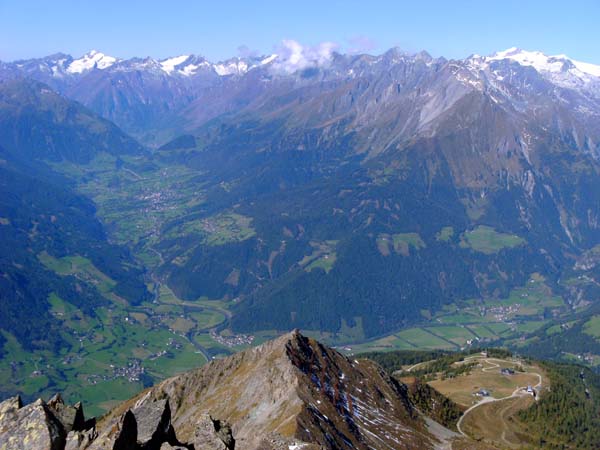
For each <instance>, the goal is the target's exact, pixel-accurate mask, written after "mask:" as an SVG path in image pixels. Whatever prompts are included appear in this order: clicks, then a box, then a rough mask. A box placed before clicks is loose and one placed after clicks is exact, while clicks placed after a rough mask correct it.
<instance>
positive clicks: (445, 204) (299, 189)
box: [0, 42, 600, 400]
mask: <svg viewBox="0 0 600 450" xmlns="http://www.w3.org/2000/svg"><path fill="white" fill-rule="evenodd" d="M599 117H600V67H599V66H594V65H592V64H588V63H583V62H579V61H575V60H572V59H570V58H568V57H566V56H564V55H558V56H547V55H544V54H542V53H540V52H530V51H524V50H519V49H516V48H513V49H509V50H506V51H502V52H498V53H495V54H494V55H491V56H478V55H473V56H470V57H468V58H465V59H463V60H447V59H445V58H433V57H431V56H430V55H428V54H427V53H425V52H421V53H418V54H408V53H405V52H402V51H401V50H399V49H391V50H389V51H387V52H386V53H384V54H382V55H379V56H372V55H366V54H340V53H336V52H334V51H333V50H332V48H331V47H329V46H322V47H319V48H317V49H307V48H304V47H302V46H299V45H296V44H295V43H293V42H288V43H287V44H286V45H285V46H284V48H282V50H281V51H280V52H278V53H277V54H275V55H267V56H256V57H244V58H241V57H240V58H232V59H230V60H226V61H223V62H219V63H211V62H209V61H207V60H206V59H204V58H202V57H199V56H194V55H184V56H179V57H174V58H167V59H163V60H156V59H153V58H145V59H141V58H132V59H128V60H122V59H119V58H115V57H110V56H107V55H104V54H102V53H99V52H96V51H93V52H90V53H88V54H86V55H84V56H83V57H81V58H78V59H75V58H73V57H71V56H68V55H64V54H59V55H52V56H48V57H46V58H40V59H33V60H24V61H15V62H4V63H0V147H1V148H2V153H1V155H2V156H1V158H2V160H1V161H2V165H1V166H0V169H2V170H3V176H2V200H0V201H1V202H2V203H1V208H0V226H1V227H2V229H3V236H7V238H3V240H2V246H3V247H2V254H1V255H0V256H1V261H0V262H1V263H2V274H3V277H0V288H1V289H2V291H1V292H2V293H3V294H2V300H3V301H2V308H3V315H4V316H5V317H6V318H7V320H3V321H2V322H1V323H0V328H2V331H3V333H2V334H1V335H0V339H2V342H3V344H4V349H3V352H4V355H5V356H4V360H5V361H4V365H3V366H2V370H0V373H2V374H3V376H4V378H3V379H2V380H1V381H2V384H3V385H4V386H5V387H4V388H3V389H2V393H3V395H6V394H8V392H9V391H11V392H12V391H14V390H15V389H23V390H22V392H23V393H25V394H27V395H29V396H34V395H36V394H38V393H44V392H47V391H48V390H49V389H51V387H52V386H53V385H54V384H57V383H58V384H60V383H65V384H68V382H69V381H70V380H71V379H72V378H73V377H75V378H77V379H78V380H80V381H78V382H84V381H81V380H84V379H85V380H90V379H91V380H98V379H102V380H103V382H109V381H110V382H114V381H115V379H116V378H118V376H117V375H115V374H116V373H121V372H119V371H118V370H117V368H114V367H109V366H108V365H107V364H106V361H107V358H108V356H107V353H106V352H108V353H110V355H111V356H110V357H114V358H122V359H123V367H124V368H126V369H123V371H124V372H126V373H129V372H130V371H131V370H133V369H131V368H132V367H133V368H135V370H138V368H140V367H142V368H143V364H142V366H140V361H144V358H155V357H156V360H157V361H159V362H160V361H162V360H161V359H160V358H161V357H162V356H164V353H161V352H167V353H168V354H169V355H172V356H174V357H176V358H181V359H180V360H178V361H181V364H185V367H184V368H190V366H193V365H192V364H191V363H190V361H189V360H185V355H190V354H192V353H194V352H195V351H196V352H199V354H201V355H203V358H204V359H205V360H208V359H212V357H213V356H218V355H223V354H228V353H231V352H233V351H234V350H238V349H240V348H243V347H244V346H245V345H247V344H248V342H251V341H252V339H257V340H263V339H265V338H267V337H273V336H275V335H278V334H280V333H281V332H283V331H286V330H289V329H292V328H295V327H301V328H302V329H306V330H309V331H310V332H314V333H316V334H318V335H319V336H321V337H322V338H324V339H327V340H328V341H329V342H333V343H338V344H343V345H372V346H373V347H376V348H380V347H385V348H407V347H410V348H416V347H422V346H425V347H428V348H430V347H436V348H437V347H444V348H453V349H459V348H461V347H465V346H468V345H472V344H473V343H474V342H487V343H490V344H491V343H496V344H500V343H502V344H504V345H509V346H511V347H514V348H518V349H519V350H520V351H523V352H531V354H537V355H540V354H544V356H548V354H549V353H552V354H553V355H555V356H556V357H559V358H567V359H568V358H577V359H581V360H583V359H586V360H587V361H588V362H590V363H591V364H595V365H598V361H599V360H600V359H599V358H600V342H599V339H600V329H599V328H598V326H597V324H598V319H599V318H600V311H599V309H598V308H600V306H599V304H598V296H599V295H600V284H599V283H600V272H599V271H600V264H598V263H599V262H600V250H599V249H600V242H599V239H600V231H599V229H600V178H599V175H600V163H599V158H600V121H599V120H598V118H599ZM56 199H58V200H56ZM4 231H6V233H4ZM77 293H80V295H78V294H77ZM81 297H85V298H89V299H92V300H89V301H85V302H83V301H82V298H81ZM86 305H87V306H88V308H86V307H85V306H86ZM25 316H31V317H34V319H33V320H32V321H30V323H29V324H28V325H29V326H27V327H21V326H20V324H21V323H23V317H25ZM115 324H119V327H116V326H115ZM136 327H139V329H138V328H136ZM142 329H146V330H148V329H151V330H152V333H150V332H149V331H144V332H142V331H141V330H142ZM132 330H137V331H132ZM146 332H147V333H149V334H148V335H147V336H151V338H150V339H147V338H146V336H145V335H144V333H146ZM168 333H172V335H171V334H169V336H172V337H170V339H171V341H168V340H167V338H166V337H165V336H166V335H167V334H168ZM32 335H35V336H36V338H35V340H32V339H31V338H30V336H32ZM50 337H51V345H46V344H44V339H49V338H50ZM155 337H156V339H157V340H156V342H155V341H153V339H154V338H155ZM173 339H175V340H176V341H173ZM177 339H178V341H177ZM159 341H160V344H159ZM166 342H170V344H169V345H168V350H165V348H166V347H164V346H165V345H166ZM239 343H243V345H242V344H239ZM365 343H367V344H365ZM119 345H121V346H123V345H130V346H131V348H129V347H127V349H125V350H121V351H119V352H117V351H116V350H115V349H116V348H117V347H118V346H119ZM176 350H177V351H176ZM24 354H27V357H24V356H23V355H24ZM40 355H43V356H40ZM140 355H145V356H140ZM156 355H160V356H156ZM37 357H42V358H43V361H44V363H45V364H46V366H47V367H46V369H45V371H46V372H44V371H42V370H40V369H39V367H38V366H37V365H36V364H37V363H35V364H34V363H30V362H23V361H37V359H36V358H37ZM83 357H85V358H94V357H97V358H98V360H97V363H98V364H97V369H94V370H97V371H95V372H94V373H87V372H86V373H85V377H87V378H85V377H83V376H82V373H83V372H82V371H83V370H87V369H83V368H81V367H80V366H79V365H78V363H76V361H79V360H80V359H78V358H83ZM55 358H60V361H67V363H65V366H66V367H67V369H65V370H62V369H61V370H58V369H53V368H52V367H62V366H58V365H56V364H54V361H55ZM119 361H120V360H119ZM152 361H155V360H154V359H152ZM119 364H120V363H119ZM156 364H159V363H156ZM160 364H162V363H160ZM113 365H114V364H113ZM167 367H168V365H167V364H166V363H165V365H164V366H160V367H159V366H155V367H153V368H152V369H148V370H147V371H144V372H140V373H144V377H147V378H149V379H147V378H143V379H144V380H146V381H142V379H141V378H139V377H138V378H136V377H133V378H134V379H135V383H140V384H143V383H145V384H148V383H151V382H157V381H159V380H160V379H162V378H164V376H166V375H170V374H171V373H170V372H168V371H169V370H171V369H168V368H167ZM142 368H140V369H139V370H140V371H141V370H142ZM34 371H35V372H36V374H37V373H38V372H41V373H42V374H43V376H44V377H46V378H43V379H41V378H31V377H30V376H29V375H30V374H31V373H32V372H34ZM107 374H109V375H107ZM36 376H37V375H36ZM90 377H91V378H90ZM102 377H106V378H105V379H103V378H102ZM111 377H113V378H111ZM115 377H116V378H115ZM109 378H110V379H109ZM32 380H33V381H32ZM23 386H27V388H26V389H25V388H23ZM136 386H137V388H141V387H142V386H141V385H136ZM126 394H127V395H128V394H131V391H129V390H128V391H127V392H122V395H121V397H122V398H124V397H125V396H126ZM102 400H107V399H106V398H103V399H102Z"/></svg>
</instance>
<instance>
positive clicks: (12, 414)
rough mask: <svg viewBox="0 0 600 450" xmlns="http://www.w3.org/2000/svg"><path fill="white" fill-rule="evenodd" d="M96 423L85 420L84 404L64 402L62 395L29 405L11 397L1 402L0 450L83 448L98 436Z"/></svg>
mask: <svg viewBox="0 0 600 450" xmlns="http://www.w3.org/2000/svg"><path fill="white" fill-rule="evenodd" d="M95 424H96V420H95V419H90V420H87V421H86V420H85V417H84V414H83V407H82V405H81V403H76V404H75V405H72V406H71V405H65V403H64V401H63V399H62V397H61V396H60V394H57V395H55V396H54V397H52V398H51V399H50V400H49V401H48V403H46V402H44V401H43V400H42V399H39V400H37V401H36V402H34V403H31V404H29V405H26V406H23V404H22V402H21V399H20V397H18V396H17V397H13V398H9V399H8V400H5V401H4V402H2V403H0V449H2V450H11V449H15V450H17V449H19V450H20V449H23V448H32V449H36V450H37V449H40V450H44V449H48V450H63V449H68V450H78V449H84V448H86V447H87V446H88V445H89V443H90V442H92V441H93V440H94V439H95V438H96V436H97V433H96V428H95Z"/></svg>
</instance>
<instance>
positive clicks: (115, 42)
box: [0, 0, 600, 64]
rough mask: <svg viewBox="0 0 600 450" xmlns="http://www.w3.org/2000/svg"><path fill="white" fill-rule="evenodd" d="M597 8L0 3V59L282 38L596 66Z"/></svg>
mask: <svg viewBox="0 0 600 450" xmlns="http://www.w3.org/2000/svg"><path fill="white" fill-rule="evenodd" d="M599 21H600V1H599V0H592V1H584V0H581V1H578V0H571V1H568V2H565V1H552V0H550V1H527V0H521V1H512V0H503V1H496V0H490V1H487V0H479V1H458V0H456V1H451V0H448V1H426V0H415V1H410V2H408V1H402V0H396V1H378V0H363V1H354V0H346V1H326V0H321V1H313V0H304V1H302V2H300V1H296V2H288V1H285V0H279V1H260V0H256V1H251V0H249V1H228V0H220V1H219V0H213V1H187V2H186V1H181V0H163V1H155V0H145V1H140V0H120V1H114V0H103V1H89V0H77V1H75V0H10V1H9V0H0V60H4V61H11V60H14V59H19V58H30V57H39V56H45V55H48V54H51V53H55V52H58V51H62V52H65V53H70V54H72V55H73V56H80V55H82V54H83V53H85V52H87V51H88V50H90V49H98V50H100V51H102V52H104V53H107V54H111V55H113V56H117V57H123V58H127V57H131V56H154V57H157V58H160V57H166V56H173V55H179V54H187V53H195V54H200V55H203V56H205V57H207V58H208V59H210V60H213V61H216V60H221V59H225V58H227V57H230V56H235V55H237V54H238V53H239V48H240V47H241V46H245V47H246V48H248V49H250V50H256V51H258V52H259V53H261V54H268V53H271V52H273V51H274V49H276V48H277V46H278V45H279V43H280V42H281V41H282V40H284V39H294V40H296V41H298V42H300V43H302V44H304V45H316V44H318V43H320V42H324V41H327V42H335V43H336V44H337V45H338V46H339V48H340V49H341V50H342V51H344V50H349V49H353V50H364V51H366V52H369V53H375V54H376V53H381V52H383V51H385V50H386V49H388V48H390V47H393V46H398V47H401V48H402V49H404V50H407V51H411V52H413V51H414V52H416V51H419V50H426V51H428V52H429V53H431V54H432V55H433V56H446V57H449V58H462V57H465V56H468V55H470V54H472V53H479V54H483V55H485V54H490V53H493V52H494V51H496V50H503V49H506V48H508V47H512V46H517V47H521V48H524V49H528V50H541V51H544V52H545V53H548V54H558V53H565V54H567V55H569V56H570V57H572V58H575V59H579V60H583V61H587V62H591V63H595V64H600V26H599V25H598V22H599Z"/></svg>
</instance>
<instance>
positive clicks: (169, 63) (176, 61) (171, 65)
mask: <svg viewBox="0 0 600 450" xmlns="http://www.w3.org/2000/svg"><path fill="white" fill-rule="evenodd" d="M189 57H190V55H181V56H176V57H174V58H168V59H165V60H163V61H160V66H161V67H162V69H163V70H164V71H165V72H167V73H169V74H170V73H173V72H174V71H175V67H176V66H178V65H180V64H183V63H184V62H185V61H186V60H187V59H188V58H189Z"/></svg>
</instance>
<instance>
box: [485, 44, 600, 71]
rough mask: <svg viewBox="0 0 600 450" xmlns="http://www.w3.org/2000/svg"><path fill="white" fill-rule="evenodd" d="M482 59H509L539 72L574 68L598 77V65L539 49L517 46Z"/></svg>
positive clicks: (488, 60) (599, 68)
mask: <svg viewBox="0 0 600 450" xmlns="http://www.w3.org/2000/svg"><path fill="white" fill-rule="evenodd" d="M484 59H485V60H486V61H487V62H491V61H500V60H504V59H510V60H512V61H515V62H518V63H519V64H521V65H522V66H531V67H533V68H534V69H535V70H537V71H538V72H540V73H543V72H546V73H560V72H566V71H569V70H573V69H576V70H577V71H579V72H581V74H585V75H591V76H594V77H600V66H596V65H594V64H589V63H584V62H581V61H576V60H574V59H571V58H569V57H568V56H566V55H552V56H548V55H546V54H544V53H542V52H539V51H527V50H522V49H520V48H517V47H511V48H509V49H507V50H504V51H501V52H497V53H494V54H493V55H491V56H488V57H486V58H484Z"/></svg>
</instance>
